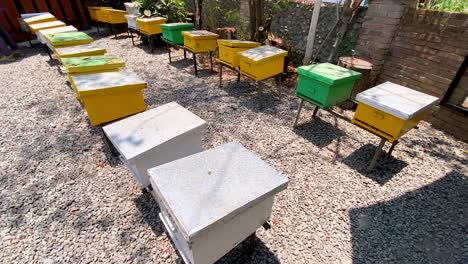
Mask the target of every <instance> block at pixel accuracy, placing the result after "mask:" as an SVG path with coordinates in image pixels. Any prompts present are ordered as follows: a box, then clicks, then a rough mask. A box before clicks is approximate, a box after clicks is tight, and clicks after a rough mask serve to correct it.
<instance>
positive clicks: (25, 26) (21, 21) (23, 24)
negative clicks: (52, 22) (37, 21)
mask: <svg viewBox="0 0 468 264" xmlns="http://www.w3.org/2000/svg"><path fill="white" fill-rule="evenodd" d="M47 14H49V15H50V13H49V12H41V13H27V14H21V15H20V17H18V23H19V24H20V27H21V30H22V31H25V32H29V25H28V24H26V22H25V21H24V20H25V19H27V18H32V17H36V16H41V15H47ZM32 24H33V23H31V25H32Z"/></svg>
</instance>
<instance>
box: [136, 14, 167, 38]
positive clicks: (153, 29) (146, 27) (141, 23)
mask: <svg viewBox="0 0 468 264" xmlns="http://www.w3.org/2000/svg"><path fill="white" fill-rule="evenodd" d="M166 20H167V19H166V18H164V17H139V18H137V20H136V21H137V25H138V30H139V31H140V32H141V33H143V34H146V35H156V34H161V33H162V29H161V24H164V23H166Z"/></svg>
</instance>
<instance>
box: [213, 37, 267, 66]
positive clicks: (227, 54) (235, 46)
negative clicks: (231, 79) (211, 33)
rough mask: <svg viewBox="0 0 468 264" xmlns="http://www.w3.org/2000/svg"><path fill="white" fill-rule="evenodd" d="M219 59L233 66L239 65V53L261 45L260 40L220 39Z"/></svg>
mask: <svg viewBox="0 0 468 264" xmlns="http://www.w3.org/2000/svg"><path fill="white" fill-rule="evenodd" d="M218 46H219V60H220V61H221V62H222V63H224V64H226V65H228V66H230V67H232V68H236V67H239V55H238V54H237V53H239V52H241V51H244V50H248V49H252V48H256V47H259V46H260V43H258V42H252V41H242V40H235V39H218Z"/></svg>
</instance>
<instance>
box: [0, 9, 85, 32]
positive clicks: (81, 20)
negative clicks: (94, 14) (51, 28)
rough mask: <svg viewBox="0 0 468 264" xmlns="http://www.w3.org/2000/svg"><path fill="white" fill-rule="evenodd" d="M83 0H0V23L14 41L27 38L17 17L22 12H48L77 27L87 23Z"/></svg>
mask: <svg viewBox="0 0 468 264" xmlns="http://www.w3.org/2000/svg"><path fill="white" fill-rule="evenodd" d="M85 2H86V1H85V0H0V23H1V24H2V25H3V26H4V27H5V28H6V29H7V30H8V32H10V34H11V35H12V37H13V38H14V39H15V40H16V41H25V40H27V35H26V34H25V33H23V32H21V29H20V25H19V23H18V17H19V16H20V14H24V13H37V12H50V13H51V14H53V15H54V16H55V17H56V18H57V19H58V20H61V21H63V22H65V23H66V24H67V25H73V26H75V27H77V28H79V29H81V28H82V27H83V26H86V25H88V23H89V14H88V11H87V9H86V6H85Z"/></svg>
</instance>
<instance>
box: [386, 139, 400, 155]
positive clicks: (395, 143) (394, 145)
mask: <svg viewBox="0 0 468 264" xmlns="http://www.w3.org/2000/svg"><path fill="white" fill-rule="evenodd" d="M397 144H398V140H395V141H394V142H393V144H392V146H391V147H390V149H389V150H388V155H392V152H393V150H394V149H395V147H396V145H397Z"/></svg>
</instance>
